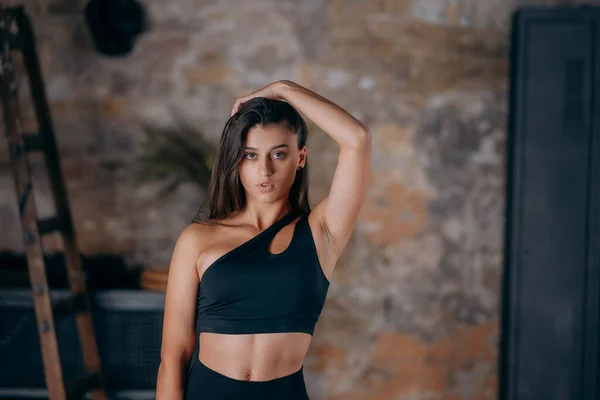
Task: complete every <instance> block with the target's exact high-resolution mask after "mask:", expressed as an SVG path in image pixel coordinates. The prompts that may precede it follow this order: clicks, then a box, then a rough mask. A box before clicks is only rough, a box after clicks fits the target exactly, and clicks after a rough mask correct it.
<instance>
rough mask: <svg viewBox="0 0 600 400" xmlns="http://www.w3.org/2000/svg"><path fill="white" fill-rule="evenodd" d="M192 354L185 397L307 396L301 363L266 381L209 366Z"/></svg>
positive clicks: (280, 399)
mask: <svg viewBox="0 0 600 400" xmlns="http://www.w3.org/2000/svg"><path fill="white" fill-rule="evenodd" d="M195 354H196V356H195V357H194V358H193V359H192V365H191V367H190V370H189V374H188V380H187V387H186V391H185V400H242V399H243V400H310V399H309V397H308V394H307V392H306V386H305V383H304V366H302V367H301V368H300V369H299V370H298V371H296V372H294V373H292V374H290V375H286V376H282V377H279V378H275V379H270V380H268V381H244V380H240V379H234V378H230V377H228V376H226V375H223V374H221V373H219V372H217V371H215V370H212V369H210V368H209V367H207V366H206V365H204V364H203V363H202V361H200V360H199V359H198V357H197V353H195Z"/></svg>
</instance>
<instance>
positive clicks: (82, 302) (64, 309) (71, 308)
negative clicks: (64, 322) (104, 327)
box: [52, 293, 88, 319]
mask: <svg viewBox="0 0 600 400" xmlns="http://www.w3.org/2000/svg"><path fill="white" fill-rule="evenodd" d="M86 306H87V302H86V298H85V293H73V294H71V295H70V296H67V297H65V298H64V299H60V300H58V301H56V302H54V304H53V305H52V314H53V316H54V319H57V318H62V317H66V316H69V315H73V314H75V313H80V312H86V311H88V309H87V307H86Z"/></svg>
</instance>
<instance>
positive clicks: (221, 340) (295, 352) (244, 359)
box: [198, 332, 312, 381]
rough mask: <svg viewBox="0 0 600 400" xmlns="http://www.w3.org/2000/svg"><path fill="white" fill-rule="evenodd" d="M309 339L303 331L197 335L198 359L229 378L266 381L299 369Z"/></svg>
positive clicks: (206, 333)
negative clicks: (198, 337) (198, 336)
mask: <svg viewBox="0 0 600 400" xmlns="http://www.w3.org/2000/svg"><path fill="white" fill-rule="evenodd" d="M311 339H312V336H311V335H310V334H308V333H305V332H281V333H258V334H235V335H233V334H221V333H212V332H202V333H200V339H199V354H198V359H199V360H200V361H201V362H202V364H204V365H205V366H207V367H208V368H210V369H212V370H214V371H216V372H218V373H220V374H222V375H225V376H227V377H229V378H232V379H237V380H242V381H268V380H272V379H276V378H281V377H284V376H287V375H291V374H293V373H294V372H297V371H298V370H300V368H301V367H302V364H303V362H304V358H305V357H306V353H307V352H308V348H309V346H310V342H311Z"/></svg>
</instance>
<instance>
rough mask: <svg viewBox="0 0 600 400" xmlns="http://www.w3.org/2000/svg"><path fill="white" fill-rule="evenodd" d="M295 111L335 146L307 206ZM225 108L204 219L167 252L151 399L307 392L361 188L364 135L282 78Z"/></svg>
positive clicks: (290, 397)
mask: <svg viewBox="0 0 600 400" xmlns="http://www.w3.org/2000/svg"><path fill="white" fill-rule="evenodd" d="M296 110H299V111H300V112H302V113H303V114H305V115H306V116H307V117H308V118H310V119H311V120H312V121H313V122H314V123H315V124H316V125H318V126H319V128H321V129H322V130H323V131H324V132H326V133H327V134H328V135H330V136H331V138H333V140H335V141H336V142H337V143H338V145H339V148H340V152H339V157H338V164H337V167H336V170H335V174H334V177H333V182H332V185H331V189H330V192H329V195H328V196H327V197H326V198H325V199H323V200H322V201H321V202H320V203H319V204H318V205H317V206H316V207H315V208H314V209H313V210H312V211H311V209H310V206H309V204H308V173H307V168H308V163H307V151H306V139H307V132H306V125H305V123H304V121H303V120H302V117H301V116H300V114H299V113H298V111H296ZM231 114H232V115H231V117H230V119H229V120H228V121H227V123H226V125H225V128H224V130H223V134H222V136H221V142H220V146H219V149H218V152H217V156H216V159H215V166H214V169H213V174H212V178H211V183H210V187H209V193H208V196H207V199H206V201H207V202H208V204H209V206H210V215H209V218H208V221H204V222H202V221H199V220H198V221H193V222H194V223H192V224H190V225H188V226H187V227H186V228H185V229H184V230H183V231H182V232H181V234H180V236H179V238H178V239H177V242H176V244H175V248H174V250H173V255H172V259H171V264H170V269H169V277H168V284H167V291H166V299H165V311H164V321H163V336H162V350H161V363H160V366H159V370H158V381H157V399H158V400H166V399H169V400H171V399H184V398H185V399H202V400H221V399H245V400H252V399H260V400H275V399H285V400H296V399H298V400H300V399H304V400H305V399H308V395H307V392H306V387H305V383H304V376H303V362H304V358H305V356H306V354H307V351H308V348H309V345H310V342H311V339H312V333H313V330H314V326H315V324H316V322H317V320H318V317H319V315H320V313H321V310H322V307H323V303H324V301H325V297H326V294H327V290H328V287H329V283H330V281H331V278H332V276H333V270H334V266H335V264H336V261H337V260H338V258H339V257H340V255H341V253H342V250H343V249H344V246H345V245H346V244H347V242H348V240H349V238H350V235H351V233H352V230H353V229H354V225H355V222H356V220H357V217H358V214H359V211H360V209H361V206H362V204H363V202H364V199H365V195H366V192H367V188H368V186H369V182H370V158H371V156H370V153H371V134H370V132H369V130H368V129H367V128H366V127H365V126H364V125H363V124H362V123H361V122H359V121H358V120H356V119H355V118H354V117H352V116H351V115H350V114H348V113H347V112H345V111H344V110H343V109H342V108H340V107H338V106H337V105H335V104H333V103H331V102H330V101H328V100H327V99H325V98H323V97H321V96H319V95H317V94H316V93H314V92H312V91H310V90H308V89H306V88H304V87H302V86H300V85H298V84H296V83H294V82H291V81H277V82H274V83H271V84H269V85H267V86H266V87H264V88H262V89H260V90H257V91H255V92H253V93H251V94H249V95H247V96H244V97H241V98H239V99H237V100H236V101H235V104H234V105H233V109H232V113H231Z"/></svg>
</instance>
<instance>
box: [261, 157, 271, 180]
mask: <svg viewBox="0 0 600 400" xmlns="http://www.w3.org/2000/svg"><path fill="white" fill-rule="evenodd" d="M259 168H260V176H261V177H263V176H271V175H272V174H273V164H272V163H271V160H270V159H269V157H265V158H264V159H263V161H261V162H260V166H259Z"/></svg>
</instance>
